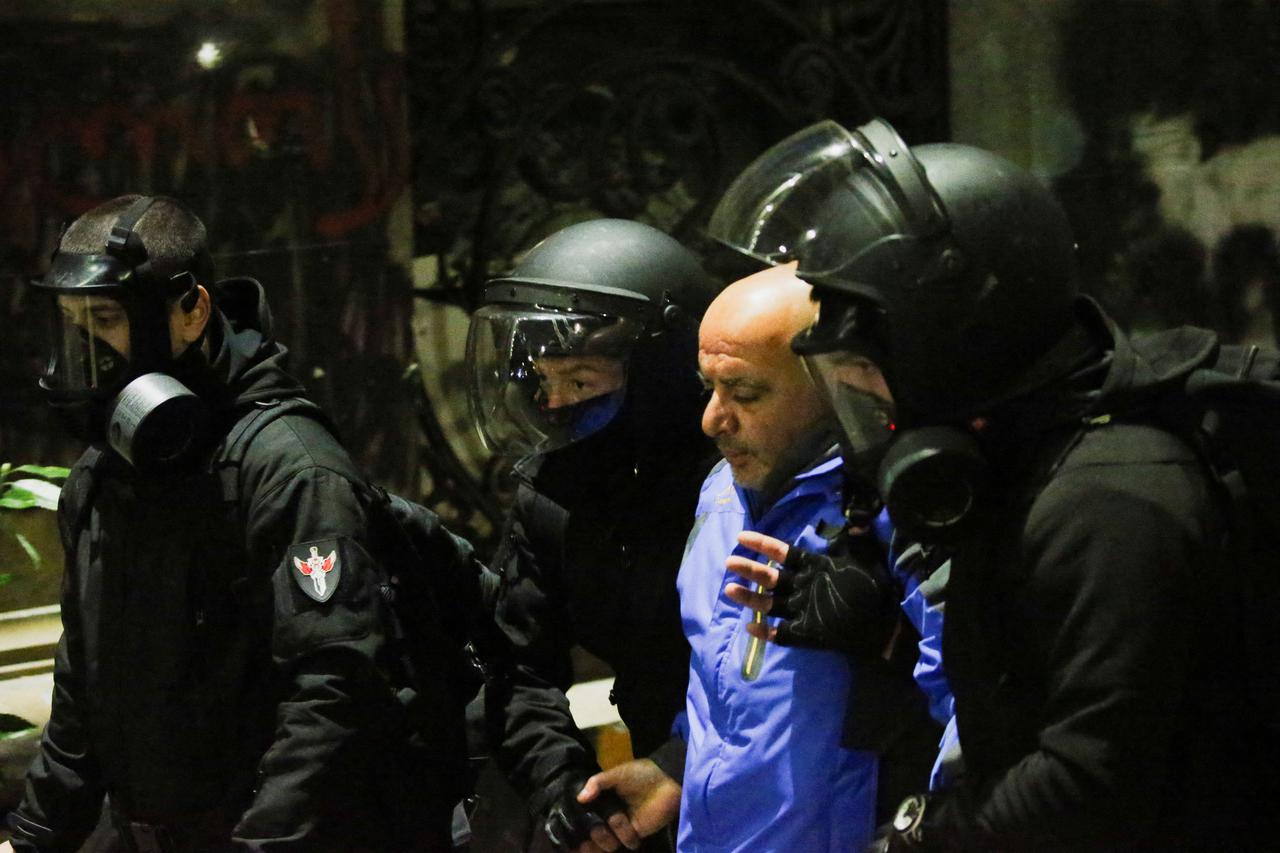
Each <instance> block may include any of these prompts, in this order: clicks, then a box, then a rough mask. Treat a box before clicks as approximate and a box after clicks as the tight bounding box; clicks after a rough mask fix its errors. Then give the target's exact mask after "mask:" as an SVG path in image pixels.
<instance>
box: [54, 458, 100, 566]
mask: <svg viewBox="0 0 1280 853" xmlns="http://www.w3.org/2000/svg"><path fill="white" fill-rule="evenodd" d="M104 455H105V451H104V450H103V449H102V448H101V447H97V446H94V445H90V446H89V447H88V449H86V450H85V452H84V453H83V454H82V455H81V457H80V459H79V460H78V461H77V462H76V464H75V466H74V467H73V468H72V469H71V474H70V475H69V476H68V477H67V481H66V483H65V484H64V485H63V488H62V500H63V504H62V506H63V509H64V511H65V513H64V519H65V520H64V521H63V525H64V532H65V536H66V539H65V541H66V542H70V543H72V544H73V545H74V544H75V543H76V542H77V541H78V540H79V538H80V533H81V531H83V530H84V528H85V525H87V524H88V523H89V510H90V509H91V508H92V507H93V499H94V497H95V495H96V494H97V491H98V476H97V473H98V472H97V468H98V463H99V462H101V461H102V457H103V456H104Z"/></svg>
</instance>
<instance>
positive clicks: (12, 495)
mask: <svg viewBox="0 0 1280 853" xmlns="http://www.w3.org/2000/svg"><path fill="white" fill-rule="evenodd" d="M39 505H40V501H39V500H38V499H37V498H36V496H35V495H34V494H32V493H31V492H29V491H27V490H26V489H23V488H20V487H18V486H14V485H10V486H9V487H8V488H6V489H5V490H4V491H3V492H0V507H3V508H5V509H31V508H32V507H33V506H39Z"/></svg>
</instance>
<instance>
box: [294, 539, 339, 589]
mask: <svg viewBox="0 0 1280 853" xmlns="http://www.w3.org/2000/svg"><path fill="white" fill-rule="evenodd" d="M287 559H288V561H289V566H290V569H291V571H290V572H289V574H291V575H293V579H294V580H295V581H296V582H297V584H298V587H299V588H300V589H301V590H302V591H303V592H305V593H306V594H307V597H308V598H312V599H314V600H316V601H319V602H321V603H324V602H326V601H328V600H329V599H330V598H332V597H333V594H334V592H336V591H337V589H338V582H339V581H340V580H342V565H341V561H340V560H339V559H338V540H336V539H325V540H324V541H322V542H302V543H300V544H297V545H294V546H293V547H291V548H290V549H289V556H288V557H287Z"/></svg>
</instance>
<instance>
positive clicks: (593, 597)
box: [490, 420, 718, 815]
mask: <svg viewBox="0 0 1280 853" xmlns="http://www.w3.org/2000/svg"><path fill="white" fill-rule="evenodd" d="M657 444H659V445H660V446H658V447H653V448H651V449H650V450H648V451H645V450H637V448H636V446H635V445H634V444H633V443H632V442H631V441H630V439H629V437H628V432H627V426H626V421H625V420H619V421H616V422H615V423H613V424H611V425H610V426H609V427H606V428H605V429H604V430H602V431H601V432H599V433H596V434H595V435H593V436H590V437H589V438H587V439H585V440H583V441H581V442H578V443H576V444H573V445H570V446H568V447H565V448H562V449H560V450H557V451H554V452H552V453H550V454H546V455H543V456H540V457H533V458H530V459H527V460H524V461H523V462H521V463H520V464H519V465H517V467H516V477H517V484H518V485H517V493H516V499H515V504H514V507H513V508H512V511H511V514H510V515H509V517H508V521H507V524H506V527H505V530H504V533H503V539H502V542H501V543H500V545H499V548H498V551H497V554H496V556H495V558H494V561H493V568H494V569H495V570H496V571H498V572H499V573H500V574H501V576H502V586H501V589H500V592H499V598H498V604H497V621H498V624H499V626H500V628H501V629H502V631H503V632H504V633H505V634H506V636H507V638H508V639H509V640H510V641H511V644H512V646H513V651H512V654H513V655H514V664H515V665H514V667H513V668H512V670H511V677H510V679H509V682H508V684H507V686H506V687H505V689H504V690H503V691H502V692H501V693H499V691H494V693H495V695H494V696H491V697H490V699H491V702H492V703H493V705H494V706H496V707H495V708H494V711H493V712H492V713H491V718H492V719H493V720H496V721H498V722H497V725H500V726H501V727H502V730H501V731H500V732H498V733H497V738H498V739H499V741H500V748H499V750H498V758H499V760H500V762H501V763H502V764H503V765H504V767H505V768H506V769H507V770H508V772H509V775H510V776H511V778H512V779H513V781H514V782H515V783H516V784H517V786H518V787H519V788H521V789H522V790H523V792H524V793H525V794H526V795H527V796H529V797H530V807H531V810H532V811H533V813H534V814H536V815H541V814H542V812H543V811H544V810H545V809H546V808H547V806H548V805H549V803H550V801H551V800H552V799H554V797H556V796H557V795H559V793H560V791H561V788H562V786H563V784H564V781H565V779H566V777H567V776H569V775H573V776H574V777H575V778H577V779H578V780H579V781H581V780H582V779H585V777H586V776H587V775H590V774H591V773H594V772H597V771H598V769H599V768H598V767H597V765H596V760H595V755H594V753H593V751H592V750H591V747H590V746H589V744H588V743H587V742H586V741H585V739H584V738H583V735H582V734H581V733H580V732H579V731H578V730H577V728H576V727H575V726H574V725H573V720H572V718H571V717H570V715H569V709H568V704H567V702H566V700H565V698H564V694H563V691H564V690H566V689H567V688H568V687H569V685H570V684H571V683H572V680H573V672H572V669H571V665H570V660H569V649H570V647H571V646H573V645H574V644H579V645H581V646H582V647H583V648H585V649H586V650H587V651H589V652H591V653H592V654H594V655H595V656H597V657H599V658H601V659H602V660H604V661H605V662H606V663H608V664H609V666H610V667H612V668H613V670H614V673H615V680H614V688H613V699H614V701H615V702H616V704H617V706H618V712H619V714H620V716H621V717H622V720H623V722H624V723H626V725H627V727H628V729H629V730H630V734H631V741H632V750H633V752H634V753H635V755H636V756H637V757H643V756H650V755H653V753H655V751H656V752H657V753H658V754H657V755H654V756H653V757H655V760H657V761H658V763H659V764H660V766H662V767H663V769H664V770H665V771H667V772H668V773H669V774H671V775H672V776H674V777H675V778H676V779H679V778H680V774H681V773H682V771H683V765H684V755H683V751H682V748H681V745H680V744H679V742H678V741H676V742H674V743H670V742H669V737H670V732H671V723H672V720H673V719H674V717H675V715H676V714H677V713H678V712H679V711H681V710H683V708H684V701H685V688H686V684H687V681H688V672H689V645H688V642H687V641H686V640H685V637H684V631H683V629H682V628H681V624H680V601H679V596H678V594H677V592H676V584H675V579H676V573H677V572H678V571H679V568H680V559H681V556H682V555H683V552H684V544H685V540H686V538H687V536H688V533H689V529H690V527H691V526H692V524H693V511H694V508H695V506H696V505H697V499H698V491H699V489H700V487H701V485H702V481H703V479H704V478H705V476H706V474H707V472H708V471H709V470H710V469H711V466H712V465H713V464H714V462H715V460H716V459H717V458H718V456H717V454H716V453H715V450H714V447H713V446H712V445H711V444H710V442H708V441H707V440H706V439H705V438H704V437H703V436H702V435H701V434H700V433H693V434H684V435H682V434H680V433H675V432H673V433H668V434H666V435H664V436H662V437H661V441H660V442H657Z"/></svg>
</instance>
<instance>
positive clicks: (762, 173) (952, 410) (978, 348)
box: [709, 119, 1079, 541]
mask: <svg viewBox="0 0 1280 853" xmlns="http://www.w3.org/2000/svg"><path fill="white" fill-rule="evenodd" d="M709 231H710V233H711V236H713V237H714V238H716V239H717V240H719V241H721V242H723V243H725V244H727V245H728V246H730V247H732V248H733V249H735V250H737V251H738V252H740V253H743V254H745V255H749V256H751V257H753V258H755V259H757V260H761V261H765V262H768V263H780V262H783V261H789V260H794V261H796V262H798V269H797V275H798V276H799V277H800V278H802V279H804V280H805V281H808V282H809V283H810V284H812V285H813V288H814V296H815V298H816V299H817V300H818V302H819V306H820V308H819V315H818V320H817V322H816V323H815V324H814V325H813V326H812V327H811V328H810V329H808V330H806V331H805V332H803V333H801V334H800V335H799V336H797V338H796V340H795V341H793V343H792V346H793V348H794V349H795V350H796V351H797V352H798V353H800V354H801V355H803V356H805V359H806V363H807V364H808V365H809V367H810V369H811V371H812V372H813V373H814V374H815V375H816V376H817V377H818V378H819V381H820V383H821V384H822V385H823V387H824V388H826V389H827V392H828V394H829V395H830V396H831V397H832V400H833V403H834V406H835V408H836V411H837V415H838V416H839V417H840V421H841V423H842V425H843V426H844V429H845V432H846V437H847V438H848V439H849V443H850V444H851V446H853V447H854V448H855V450H861V449H862V448H864V447H867V446H868V445H869V442H868V437H870V438H871V439H875V442H874V444H873V445H872V449H873V450H874V451H875V453H874V460H873V464H875V465H876V469H875V470H876V478H877V483H878V486H877V487H878V491H879V492H880V494H881V496H882V497H883V498H884V500H885V502H886V503H887V505H888V507H889V512H890V516H891V517H892V518H893V521H894V523H895V525H896V526H897V527H898V529H899V530H901V531H903V532H904V533H906V534H907V535H909V536H911V537H913V538H916V539H920V540H923V541H946V540H947V539H950V538H954V537H956V536H958V535H960V534H961V533H962V532H963V531H964V529H965V528H966V525H967V522H968V520H969V519H971V518H973V517H974V516H973V513H972V512H971V511H972V510H973V509H974V508H975V506H977V505H978V503H979V499H980V495H981V492H982V491H983V488H984V481H985V460H984V459H983V457H982V453H981V450H980V448H979V444H978V442H977V441H976V440H975V438H974V435H973V433H972V430H971V429H970V424H971V421H972V419H973V418H974V417H976V416H978V415H981V414H984V413H989V412H990V411H991V410H992V409H994V408H995V407H997V406H999V405H1000V404H1002V403H1005V402H1008V401H1011V400H1014V399H1017V398H1019V397H1021V396H1023V395H1025V394H1027V393H1029V392H1031V391H1034V390H1035V389H1037V388H1039V387H1041V386H1043V385H1045V384H1046V383H1048V382H1050V381H1052V380H1054V379H1056V378H1058V377H1060V376H1063V375H1066V373H1067V372H1069V370H1070V368H1071V366H1072V365H1073V364H1074V363H1075V359H1076V358H1077V357H1078V352H1077V347H1078V346H1079V342H1078V340H1077V339H1076V337H1075V336H1073V335H1069V334H1067V333H1068V331H1069V330H1071V329H1072V328H1073V327H1074V325H1075V321H1074V316H1075V315H1074V312H1073V309H1072V305H1073V302H1074V301H1075V296H1076V272H1075V257H1074V256H1075V244H1074V241H1073V239H1072V236H1071V232H1070V228H1069V226H1068V223H1067V217H1066V214H1065V212H1064V211H1063V210H1062V208H1061V206H1060V205H1059V204H1058V202H1057V200H1056V199H1055V198H1054V197H1053V195H1052V194H1051V193H1050V192H1049V190H1048V189H1047V188H1046V187H1045V186H1043V185H1042V184H1041V183H1040V182H1039V181H1038V180H1036V179H1035V178H1034V177H1033V176H1032V175H1030V174H1029V173H1027V172H1025V171H1024V170H1022V169H1020V168H1019V167H1017V166H1015V165H1014V164H1012V163H1010V162H1009V161H1007V160H1005V159H1003V158H1001V157H998V156H996V155H994V154H991V153H989V152H987V151H982V150H980V149H977V148H972V147H969V146H965V145H955V144H933V145H922V146H919V147H917V148H914V149H909V148H908V147H907V145H906V144H905V143H904V142H903V141H902V139H901V138H900V137H899V136H898V134H897V132H896V131H895V130H894V129H893V128H892V127H891V126H890V125H889V124H888V123H886V122H884V121H882V120H879V119H876V120H873V121H871V122H869V123H867V124H865V125H863V126H861V127H859V128H858V129H857V130H855V131H852V132H851V131H848V130H846V129H845V128H843V127H841V126H839V125H837V124H835V123H833V122H829V121H826V122H821V123H819V124H816V125H813V126H812V127H809V128H807V129H805V130H802V131H800V132H799V133H797V134H795V135H793V136H791V137H789V138H788V139H785V140H783V141H782V142H780V143H778V144H777V145H776V146H774V147H773V148H771V149H770V150H768V151H766V152H765V153H764V154H762V155H761V156H760V157H759V158H757V160H756V161H755V162H754V163H752V164H751V165H750V166H749V167H748V168H747V169H746V171H745V172H743V174H742V175H740V176H739V177H738V178H737V180H736V181H735V182H734V184H733V185H732V186H731V187H730V188H729V190H728V192H727V193H726V194H725V196H724V198H723V199H722V200H721V202H720V204H719V205H718V207H717V209H716V211H715V213H714V214H713V216H712V219H711V223H710V226H709ZM851 357H856V358H866V359H868V360H870V361H872V362H874V363H875V364H876V365H877V366H879V367H880V368H881V369H882V370H883V372H884V374H885V377H886V380H887V382H888V385H889V388H890V390H891V391H892V392H893V395H894V405H895V407H896V410H894V411H890V412H888V413H886V412H883V411H877V406H876V404H875V402H876V401H869V400H868V399H867V395H866V394H865V393H861V392H860V391H858V390H857V389H856V388H851V387H849V386H848V385H847V384H842V383H841V379H840V376H841V371H842V370H847V369H848V367H849V364H848V362H849V360H850V358H851ZM886 423H887V424H889V425H890V426H891V428H892V431H893V433H894V435H893V437H892V440H891V441H883V440H880V439H883V437H884V435H885V431H884V429H882V428H881V427H880V426H879V425H880V424H886ZM859 442H861V443H862V444H861V446H859ZM863 455H865V456H868V457H870V456H872V454H870V453H866V454H863Z"/></svg>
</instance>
